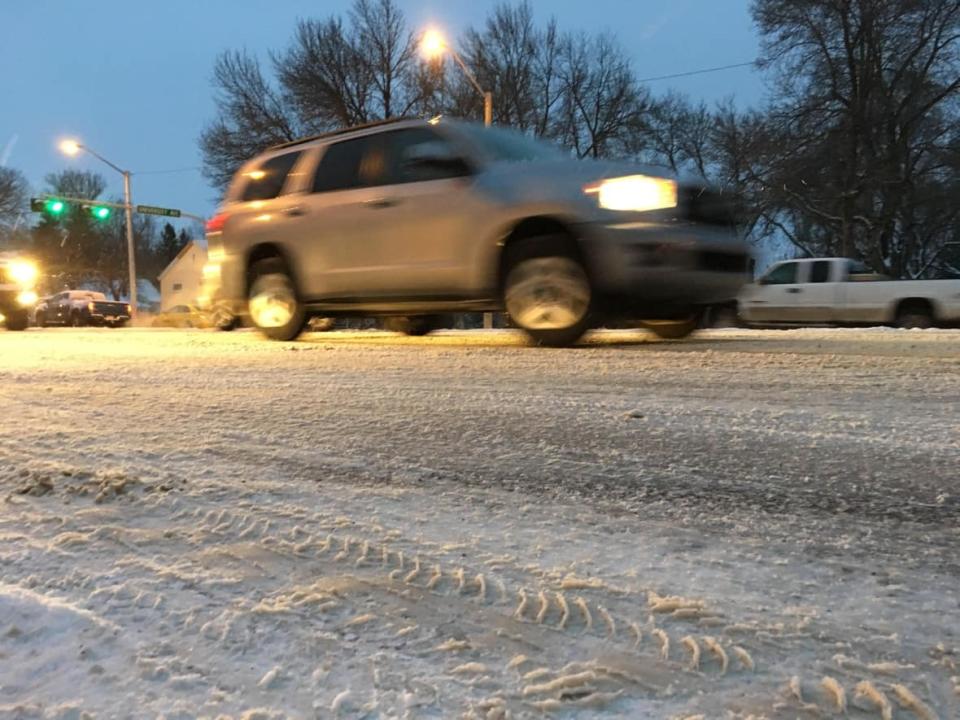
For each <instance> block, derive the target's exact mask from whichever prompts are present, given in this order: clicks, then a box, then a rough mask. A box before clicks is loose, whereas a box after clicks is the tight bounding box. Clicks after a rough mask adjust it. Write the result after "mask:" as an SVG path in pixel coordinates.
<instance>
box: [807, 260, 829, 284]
mask: <svg viewBox="0 0 960 720" xmlns="http://www.w3.org/2000/svg"><path fill="white" fill-rule="evenodd" d="M830 265H832V263H831V262H830V261H829V260H817V261H815V262H813V263H810V282H812V283H825V282H830Z"/></svg>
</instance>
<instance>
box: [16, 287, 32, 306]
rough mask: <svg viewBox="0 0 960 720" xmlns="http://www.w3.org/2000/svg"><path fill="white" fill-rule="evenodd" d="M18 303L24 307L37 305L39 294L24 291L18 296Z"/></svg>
mask: <svg viewBox="0 0 960 720" xmlns="http://www.w3.org/2000/svg"><path fill="white" fill-rule="evenodd" d="M17 302H18V303H19V304H20V305H23V306H24V307H27V306H28V305H35V304H36V302H37V294H36V293H35V292H34V291H33V290H24V291H23V292H22V293H20V294H19V295H17Z"/></svg>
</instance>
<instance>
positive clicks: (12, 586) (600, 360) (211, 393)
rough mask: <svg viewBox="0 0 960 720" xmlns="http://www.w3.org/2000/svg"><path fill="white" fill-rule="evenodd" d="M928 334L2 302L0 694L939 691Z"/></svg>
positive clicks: (957, 350)
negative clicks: (110, 325) (346, 317)
mask: <svg viewBox="0 0 960 720" xmlns="http://www.w3.org/2000/svg"><path fill="white" fill-rule="evenodd" d="M958 475H960V332H956V331H923V332H910V331H891V332H873V331H846V330H794V331H741V330H724V331H707V332H704V333H702V334H700V335H698V336H695V337H694V338H691V339H689V340H687V341H683V342H665V341H657V340H655V339H654V338H652V337H651V336H648V335H646V334H643V333H641V332H601V333H596V334H594V335H593V336H591V337H590V338H588V340H587V341H586V342H585V343H584V344H583V345H582V346H581V347H577V348H572V349H565V350H548V349H542V348H533V347H527V346H525V345H524V343H523V340H522V338H521V336H520V335H519V334H516V333H513V332H511V331H490V332H484V331H474V332H446V333H440V334H438V335H434V336H430V337H426V338H405V337H401V336H397V335H392V334H388V333H377V332H334V333H329V334H315V335H308V336H305V337H304V339H303V340H302V341H301V342H296V343H272V342H268V341H266V340H263V339H261V338H260V337H259V336H258V335H257V334H255V333H253V332H248V331H240V332H235V333H218V332H215V331H172V330H171V331H165V330H140V329H131V330H120V331H111V330H92V329H91V330H73V329H44V330H31V331H28V332H25V333H9V332H6V333H0V718H61V719H64V720H66V719H67V718H70V719H76V720H80V719H81V718H115V717H118V718H119V717H123V718H126V717H129V718H143V717H154V718H159V717H164V718H199V717H208V718H235V719H238V720H239V719H240V718H246V719H247V720H253V719H254V718H263V719H268V718H313V717H317V718H335V717H336V718H462V717H465V718H490V719H492V718H527V717H535V718H538V717H558V718H581V717H582V718H594V717H600V718H604V717H609V718H705V719H706V718H744V719H745V718H748V717H753V718H783V719H786V718H791V719H792V718H818V717H827V718H829V717H834V716H837V717H839V716H841V715H844V716H846V717H850V718H878V719H880V718H885V717H886V718H893V719H897V720H903V719H908V718H941V720H947V719H949V718H957V717H960V668H958V667H957V664H958V662H960V649H958V646H960V639H958V633H960V554H958V550H960V530H958V523H957V521H958V518H960V477H958Z"/></svg>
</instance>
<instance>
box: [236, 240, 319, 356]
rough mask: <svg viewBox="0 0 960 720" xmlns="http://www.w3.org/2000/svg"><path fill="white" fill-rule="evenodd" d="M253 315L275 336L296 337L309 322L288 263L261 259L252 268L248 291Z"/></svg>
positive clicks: (263, 327) (264, 329) (249, 305)
mask: <svg viewBox="0 0 960 720" xmlns="http://www.w3.org/2000/svg"><path fill="white" fill-rule="evenodd" d="M247 306H248V309H249V312H250V319H251V320H252V321H253V324H254V325H256V326H257V328H259V330H260V332H262V333H263V334H264V335H266V336H267V337H268V338H271V339H272V340H293V339H295V338H296V337H297V336H298V335H300V333H301V332H303V329H304V327H306V324H307V314H306V309H305V308H304V306H303V303H302V302H301V301H300V298H299V296H298V294H297V288H296V286H295V284H294V282H293V278H292V277H290V273H289V271H288V270H287V267H286V264H285V263H284V262H283V261H282V260H280V259H278V258H271V259H269V260H261V261H259V262H257V263H255V264H254V265H253V267H252V268H250V291H249V293H248V294H247Z"/></svg>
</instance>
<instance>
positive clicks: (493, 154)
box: [457, 124, 566, 162]
mask: <svg viewBox="0 0 960 720" xmlns="http://www.w3.org/2000/svg"><path fill="white" fill-rule="evenodd" d="M457 129H458V130H459V131H461V132H462V133H463V134H464V135H466V136H467V138H468V139H469V140H470V142H472V143H474V144H475V145H477V146H478V147H479V148H480V149H481V151H482V152H483V153H484V154H486V155H487V156H489V157H490V158H491V159H493V160H499V161H501V162H527V161H530V160H561V159H563V158H564V157H566V155H565V154H564V152H563V150H561V149H560V148H559V147H557V146H555V145H552V144H550V143H548V142H544V141H543V140H538V139H536V138H533V137H530V136H529V135H524V134H523V133H521V132H517V131H516V130H505V129H503V128H487V127H483V126H482V125H471V124H464V125H458V126H457Z"/></svg>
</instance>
